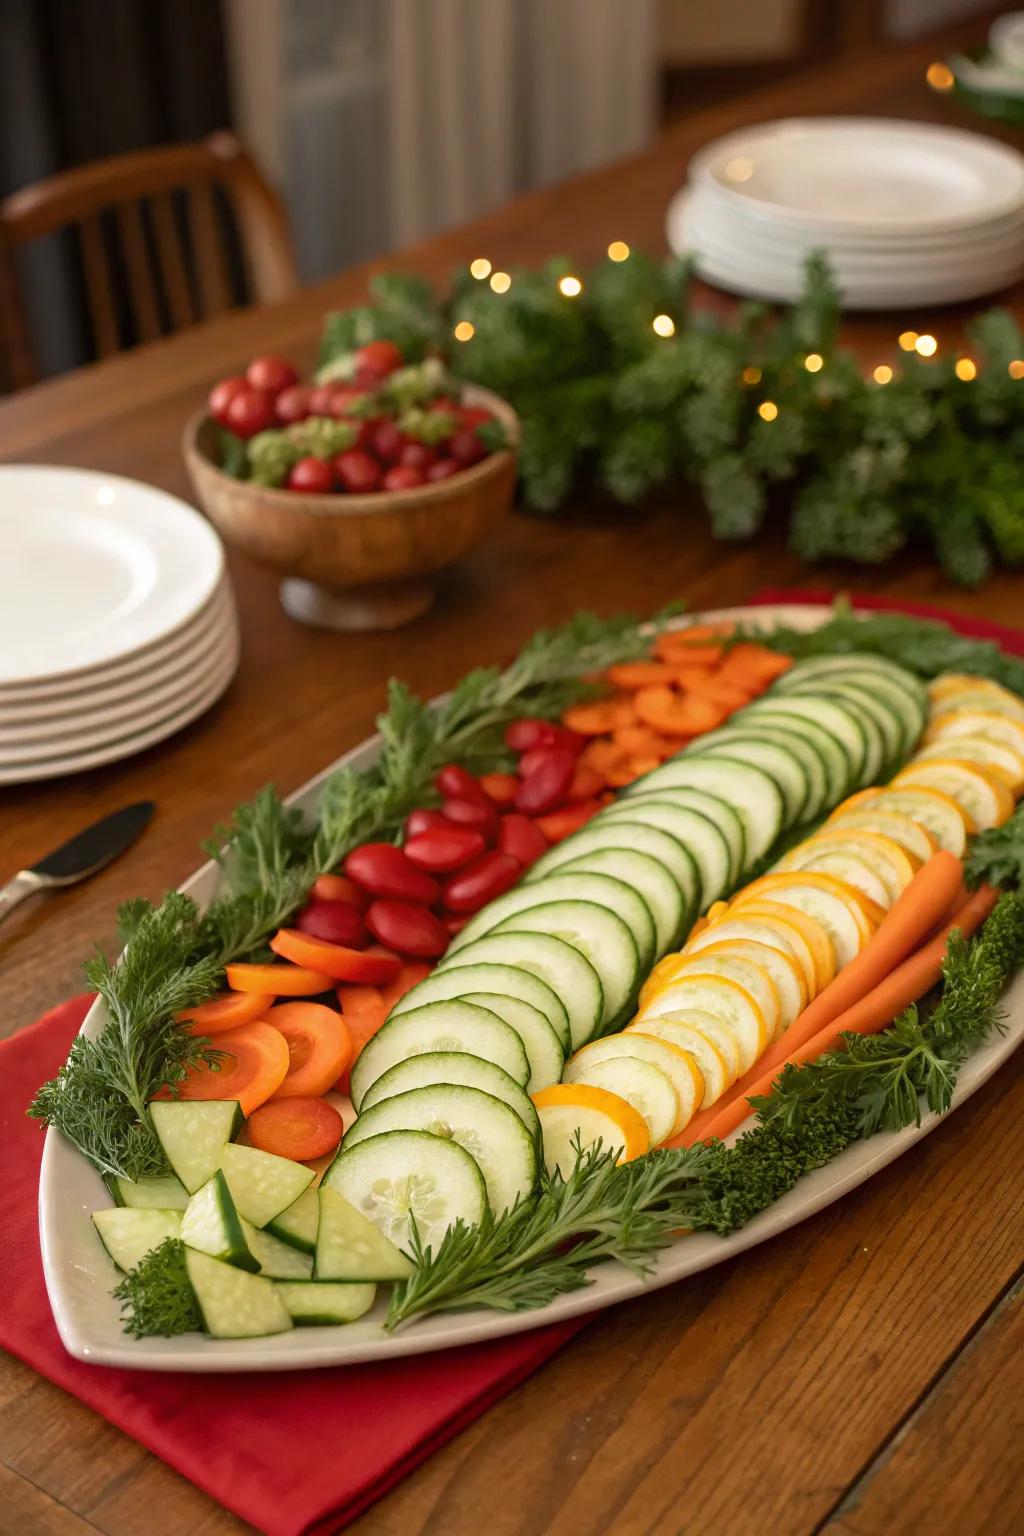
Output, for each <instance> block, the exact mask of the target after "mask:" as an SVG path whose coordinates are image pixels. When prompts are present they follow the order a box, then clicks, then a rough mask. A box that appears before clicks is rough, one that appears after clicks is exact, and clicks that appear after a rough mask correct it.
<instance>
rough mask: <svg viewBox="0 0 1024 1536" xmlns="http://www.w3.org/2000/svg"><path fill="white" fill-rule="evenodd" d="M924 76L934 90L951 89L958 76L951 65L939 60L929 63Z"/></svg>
mask: <svg viewBox="0 0 1024 1536" xmlns="http://www.w3.org/2000/svg"><path fill="white" fill-rule="evenodd" d="M924 77H925V79H926V80H927V81H928V84H929V85H930V86H931V88H932V90H933V91H951V90H952V89H953V87H954V85H955V84H956V76H955V75H954V73H953V71H952V70H951V69H950V67H949V65H948V64H942V63H940V62H939V60H936V61H935V63H934V64H929V65H928V68H927V69H926V70H925V72H924Z"/></svg>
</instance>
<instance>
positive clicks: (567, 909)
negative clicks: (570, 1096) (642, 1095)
mask: <svg viewBox="0 0 1024 1536" xmlns="http://www.w3.org/2000/svg"><path fill="white" fill-rule="evenodd" d="M504 933H515V934H516V935H518V936H520V937H521V936H522V935H524V934H533V933H535V934H541V935H544V936H545V937H548V936H550V935H554V936H555V937H556V938H558V939H561V940H563V941H564V942H565V943H566V944H567V945H569V946H571V948H572V949H573V950H574V951H575V952H576V953H577V954H578V955H580V956H581V957H582V958H583V959H584V960H586V961H589V963H590V965H591V966H592V967H593V968H594V970H595V972H596V973H597V976H598V978H599V980H600V984H601V993H602V997H603V1006H602V1009H601V1015H600V1019H599V1021H598V1024H597V1026H595V1029H601V1030H604V1029H608V1028H610V1027H611V1026H612V1025H613V1024H614V1023H615V1021H616V1020H617V1019H618V1018H619V1016H620V1014H622V1013H623V1012H624V1011H625V1010H626V1009H627V1008H628V1007H629V1004H630V1002H631V1001H632V999H633V997H634V996H635V994H636V991H637V989H638V987H639V985H640V958H639V955H638V953H637V947H636V940H635V939H634V938H633V935H632V933H631V932H630V930H629V928H628V926H627V924H626V923H625V922H624V921H623V919H622V918H621V917H617V916H616V914H615V913H614V912H611V911H609V909H608V908H607V907H599V906H597V905H596V903H595V902H592V901H575V900H571V899H570V900H562V901H550V902H546V903H543V904H541V905H540V906H536V907H528V908H527V909H526V910H525V911H524V912H516V913H515V914H514V915H513V916H512V917H506V918H505V919H504V921H502V922H500V923H499V924H498V925H497V927H496V928H495V929H494V930H493V933H492V934H491V935H490V937H491V938H500V936H501V935H502V934H504ZM481 942H482V943H486V942H487V941H486V939H484V940H481ZM470 947H471V946H469V945H467V946H466V949H465V950H463V951H460V953H463V954H468V953H469V950H470ZM455 959H456V961H457V960H458V955H456V956H455ZM595 1029H591V1031H590V1034H588V1035H586V1036H584V1037H583V1038H584V1039H587V1040H589V1039H590V1038H591V1035H593V1034H594V1033H595ZM580 1044H582V1039H579V1040H578V1039H577V1037H576V1035H575V1034H573V1047H574V1048H575V1046H577V1045H580Z"/></svg>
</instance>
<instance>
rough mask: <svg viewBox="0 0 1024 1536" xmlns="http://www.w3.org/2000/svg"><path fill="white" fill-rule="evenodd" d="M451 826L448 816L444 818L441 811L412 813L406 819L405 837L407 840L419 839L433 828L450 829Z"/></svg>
mask: <svg viewBox="0 0 1024 1536" xmlns="http://www.w3.org/2000/svg"><path fill="white" fill-rule="evenodd" d="M451 825H452V823H451V822H450V821H449V820H448V818H447V816H442V814H441V812H440V811H428V810H416V811H410V812H409V814H408V816H407V817H406V818H405V835H406V837H407V838H408V837H419V835H420V833H421V832H429V831H430V830H431V828H432V827H450V826H451Z"/></svg>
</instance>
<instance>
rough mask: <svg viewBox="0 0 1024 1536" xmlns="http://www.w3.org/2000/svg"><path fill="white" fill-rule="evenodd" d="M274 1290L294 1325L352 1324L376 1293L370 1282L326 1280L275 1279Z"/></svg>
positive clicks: (325, 1325)
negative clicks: (352, 1283)
mask: <svg viewBox="0 0 1024 1536" xmlns="http://www.w3.org/2000/svg"><path fill="white" fill-rule="evenodd" d="M276 1289H277V1294H278V1296H279V1297H280V1298H281V1300H282V1301H283V1302H284V1304H285V1307H286V1308H287V1311H288V1316H289V1317H290V1318H291V1320H292V1322H293V1323H294V1324H295V1326H296V1327H297V1328H315V1327H330V1326H331V1325H332V1324H336V1323H354V1322H355V1320H356V1318H358V1317H362V1316H363V1314H364V1312H369V1310H370V1308H371V1307H372V1306H373V1303H374V1299H375V1297H376V1295H377V1287H376V1286H375V1285H373V1284H369V1285H346V1284H345V1283H344V1282H342V1281H336V1282H333V1283H332V1282H331V1281H329V1280H279V1281H278V1283H277V1287H276Z"/></svg>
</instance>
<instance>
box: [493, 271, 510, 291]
mask: <svg viewBox="0 0 1024 1536" xmlns="http://www.w3.org/2000/svg"><path fill="white" fill-rule="evenodd" d="M491 287H492V288H493V289H494V291H495V293H508V291H509V289H510V288H511V287H512V279H511V278H510V277H509V275H508V273H507V272H495V274H494V276H493V277H492V278H491Z"/></svg>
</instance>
